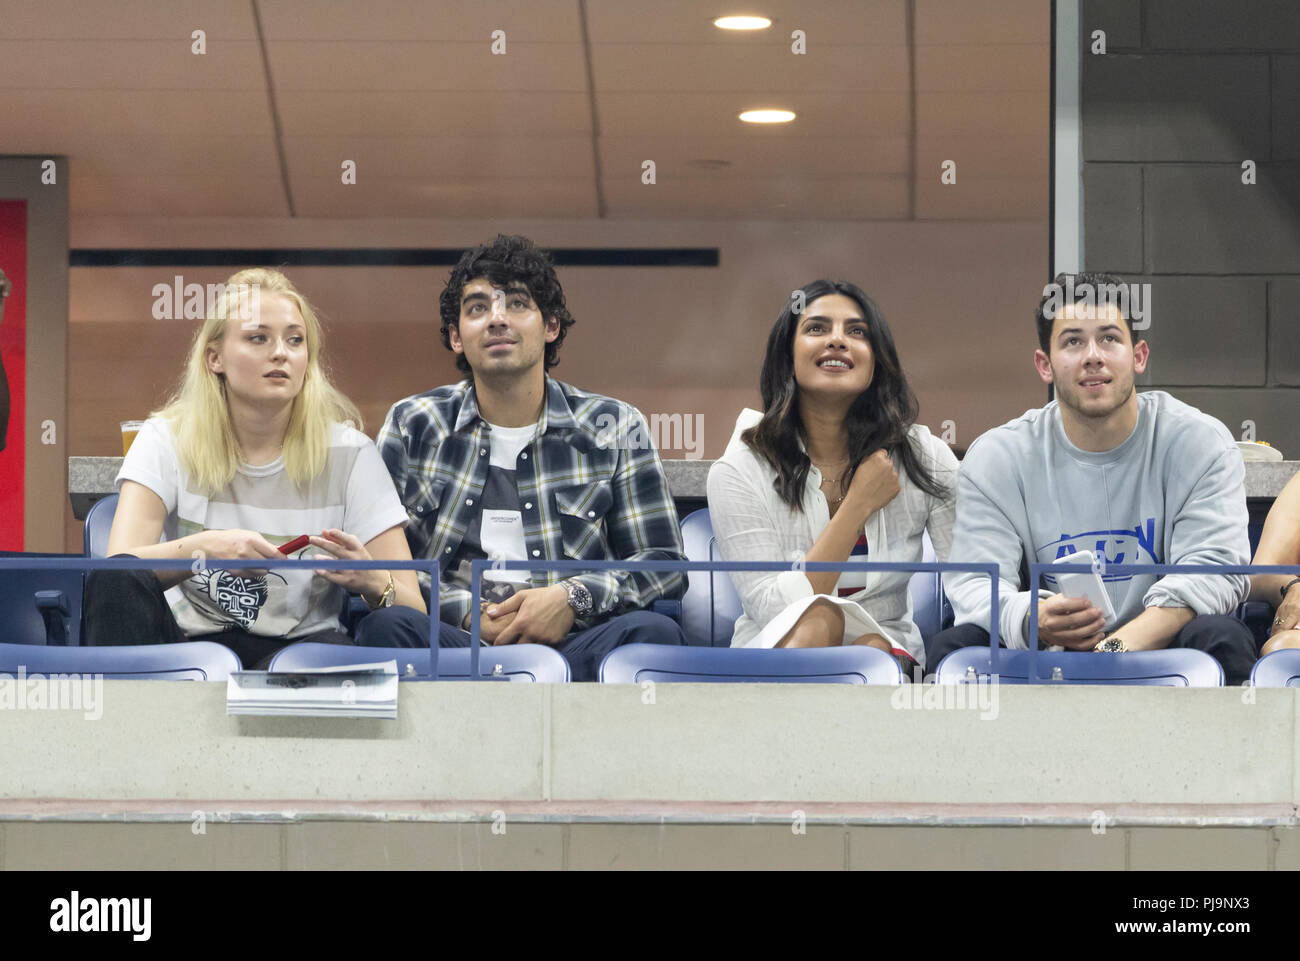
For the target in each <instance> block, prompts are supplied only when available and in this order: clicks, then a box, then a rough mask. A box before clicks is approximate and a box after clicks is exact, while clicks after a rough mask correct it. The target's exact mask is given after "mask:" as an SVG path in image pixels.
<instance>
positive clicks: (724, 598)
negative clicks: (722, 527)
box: [682, 507, 744, 647]
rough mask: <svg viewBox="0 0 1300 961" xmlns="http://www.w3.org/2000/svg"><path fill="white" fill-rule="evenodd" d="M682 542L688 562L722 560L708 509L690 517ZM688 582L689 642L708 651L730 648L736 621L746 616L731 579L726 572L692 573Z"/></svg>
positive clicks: (685, 613)
mask: <svg viewBox="0 0 1300 961" xmlns="http://www.w3.org/2000/svg"><path fill="white" fill-rule="evenodd" d="M682 542H683V544H684V545H685V553H686V559H687V560H690V561H718V560H722V555H721V554H719V553H718V542H717V539H716V538H715V537H714V536H713V524H712V523H711V522H710V521H709V509H708V508H707V507H705V508H701V509H700V510H698V511H692V512H691V513H690V514H688V515H686V517H685V519H684V520H683V521H682ZM686 579H687V582H688V585H689V586H688V587H687V589H686V595H685V596H684V597H683V598H682V629H683V630H684V631H685V632H686V637H687V640H689V641H690V642H691V643H692V644H698V645H702V646H705V647H709V646H712V647H730V646H731V635H732V633H733V632H734V631H735V629H736V620H737V618H739V617H740V615H741V614H743V613H744V608H743V607H742V606H741V603H740V595H739V594H737V593H736V587H735V585H734V584H733V583H732V582H731V575H729V574H728V573H727V572H726V571H691V572H689V573H688V574H687V575H686Z"/></svg>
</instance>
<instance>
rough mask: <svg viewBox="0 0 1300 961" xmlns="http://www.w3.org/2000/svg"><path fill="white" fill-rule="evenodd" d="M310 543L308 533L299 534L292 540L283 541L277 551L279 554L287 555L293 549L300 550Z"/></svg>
mask: <svg viewBox="0 0 1300 961" xmlns="http://www.w3.org/2000/svg"><path fill="white" fill-rule="evenodd" d="M310 543H311V536H310V535H308V534H299V535H298V536H297V537H295V538H294V539H293V540H291V541H286V542H285V543H283V544H281V545H280V547H279V551H280V553H281V554H284V555H285V556H286V557H287V556H288V555H290V554H292V553H293V552H294V551H300V550H302V549H303V548H304V547H306V546H307V545H308V544H310Z"/></svg>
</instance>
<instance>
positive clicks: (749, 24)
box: [713, 17, 772, 30]
mask: <svg viewBox="0 0 1300 961" xmlns="http://www.w3.org/2000/svg"><path fill="white" fill-rule="evenodd" d="M713 25H714V26H715V27H717V28H718V29H720V30H766V29H767V28H768V27H770V26H772V21H771V20H769V19H767V17H718V19H716V20H714V21H713Z"/></svg>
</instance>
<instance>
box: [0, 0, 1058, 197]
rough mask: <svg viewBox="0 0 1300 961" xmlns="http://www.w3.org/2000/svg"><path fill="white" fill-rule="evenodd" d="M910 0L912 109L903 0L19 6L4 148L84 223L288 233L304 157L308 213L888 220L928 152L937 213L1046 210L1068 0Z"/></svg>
mask: <svg viewBox="0 0 1300 961" xmlns="http://www.w3.org/2000/svg"><path fill="white" fill-rule="evenodd" d="M911 6H912V8H913V9H914V11H915V36H916V40H917V42H918V44H919V45H918V46H917V47H916V48H915V51H914V58H915V64H914V66H915V79H916V88H917V89H916V93H915V95H913V94H912V93H911V92H910V91H909V85H910V83H911V77H910V67H911V64H910V58H909V51H908V46H907V40H908V37H907V11H908V9H909V2H908V0H758V2H757V3H755V4H753V5H750V4H748V3H745V4H739V5H738V4H734V3H731V2H730V0H719V2H714V0H661V2H657V3H655V4H644V3H633V2H631V0H586V2H585V4H584V3H580V2H579V0H533V2H530V3H520V2H517V0H476V2H469V0H369V2H367V3H366V4H356V3H330V2H324V0H194V2H188V3H185V4H178V3H174V2H168V0H115V2H108V0H105V2H90V3H88V2H85V0H45V2H42V3H33V2H16V0H0V35H2V36H3V39H0V117H2V118H3V125H2V126H0V152H4V153H16V154H35V155H41V154H66V155H67V156H69V157H70V159H71V164H70V169H71V171H72V172H73V173H72V176H73V178H74V182H73V192H72V203H73V213H74V215H90V214H94V215H100V214H103V215H105V216H111V215H113V214H114V213H118V212H125V213H132V214H136V215H140V216H147V215H162V216H176V217H180V216H187V215H188V216H194V217H210V216H217V215H222V214H224V215H229V216H243V215H246V214H248V213H249V212H254V213H257V214H262V215H266V216H278V215H281V214H283V213H286V212H288V205H289V200H288V195H287V194H286V192H285V190H284V184H283V181H282V177H281V172H280V159H281V155H283V157H284V162H285V164H286V166H287V168H288V175H289V176H288V179H289V184H290V189H291V190H292V193H293V198H294V206H295V210H294V213H295V214H296V215H297V216H312V217H320V218H345V217H361V218H365V217H405V216H419V217H427V216H434V217H438V216H444V217H478V216H493V217H556V218H586V217H592V216H598V215H600V214H601V213H602V211H599V210H597V192H598V191H597V184H596V178H597V177H598V176H601V177H603V178H604V180H603V182H602V183H601V191H602V192H603V194H604V196H605V198H606V204H605V208H604V210H603V213H604V215H606V216H609V217H623V216H638V217H650V218H663V217H691V216H697V215H698V216H703V217H740V218H743V217H751V216H752V217H778V218H783V217H787V216H798V215H799V214H798V213H796V212H797V211H803V215H806V216H813V215H816V216H829V217H863V218H870V217H884V218H895V217H900V216H908V213H909V211H908V194H909V189H908V187H909V185H908V177H909V176H910V173H911V171H912V169H913V154H915V164H916V167H915V169H916V171H917V175H918V178H919V180H918V183H917V185H916V187H915V191H916V195H917V210H916V213H917V215H918V216H922V217H925V218H935V217H945V216H946V217H952V218H956V219H969V218H971V217H975V216H998V217H1006V216H1022V215H1023V216H1040V214H1039V213H1038V209H1039V207H1041V205H1042V198H1041V197H1038V196H1037V194H1035V193H1034V191H1035V190H1036V189H1037V188H1036V187H1032V189H1031V186H1027V185H1032V183H1036V181H1037V180H1039V179H1044V178H1046V176H1047V148H1048V140H1047V135H1046V130H1047V124H1048V89H1047V88H1048V78H1047V72H1048V55H1049V54H1048V46H1047V40H1048V38H1047V31H1048V16H1047V13H1048V5H1047V4H1046V3H1043V2H1040V0H998V2H994V0H980V2H974V0H914V3H912V4H911ZM584 9H585V11H586V14H587V24H586V27H587V29H586V37H587V38H589V40H590V47H589V48H588V47H587V45H586V44H585V43H584V30H583V23H582V21H581V16H582V11H583V10H584ZM254 11H257V13H258V15H259V18H260V23H261V26H262V29H263V32H264V40H265V49H266V53H267V57H268V59H269V62H270V81H271V85H270V86H269V87H268V77H267V73H266V70H265V69H264V66H263V62H262V41H261V40H260V39H259V37H258V33H257V21H258V18H255V17H254ZM738 12H759V13H764V14H766V15H768V16H771V17H773V18H774V20H775V25H774V27H773V28H771V29H770V30H766V31H759V32H757V33H751V34H738V33H734V32H726V31H719V30H717V29H716V28H715V27H713V26H712V23H711V20H712V18H713V17H715V16H718V15H721V14H725V13H738ZM195 29H203V30H204V31H206V34H207V50H208V52H207V53H206V54H205V55H203V56H196V55H194V54H193V53H191V52H190V44H191V39H190V33H191V31H192V30H195ZM794 29H800V30H804V31H805V32H806V35H807V36H806V42H807V53H805V54H802V55H797V54H795V53H793V52H792V51H791V49H790V32H791V30H794ZM494 30H504V31H505V32H506V44H507V47H506V53H505V54H504V55H494V54H493V53H492V52H491V49H490V45H491V42H492V37H491V34H492V31H494ZM588 58H590V61H591V74H592V77H591V80H590V81H589V78H588V70H587V62H588ZM593 85H594V89H590V88H591V87H592V86H593ZM272 104H274V105H275V108H276V111H277V112H278V116H279V120H280V128H279V130H278V131H277V129H276V127H275V125H274V124H273V122H272ZM593 107H594V112H595V114H596V121H597V122H598V123H599V125H600V130H599V136H598V137H597V136H596V131H595V130H594V129H593V122H592V121H593V117H592V114H593ZM754 107H786V108H789V109H792V110H794V111H796V112H797V113H798V115H799V116H798V119H797V120H796V121H795V122H794V123H793V124H790V125H784V126H778V127H752V126H749V125H745V124H742V123H740V122H739V120H738V119H737V114H738V113H739V112H740V111H741V110H743V109H747V108H754ZM914 130H915V134H916V136H917V142H916V144H915V148H914V149H913V146H912V144H911V142H910V140H909V138H910V137H911V136H912V134H913V131H914ZM593 137H596V140H595V142H594V143H593ZM597 155H598V157H599V162H600V163H599V168H598V167H597V162H596V159H597ZM943 159H953V160H956V161H957V162H958V169H959V187H958V189H956V190H950V191H948V192H946V193H945V192H940V191H938V187H939V184H938V183H937V167H936V165H937V163H939V162H940V161H941V160H943ZM343 160H353V161H355V162H356V163H357V174H358V183H357V184H356V185H344V184H342V183H341V179H340V174H341V168H340V164H341V162H342V161H343ZM645 160H654V161H655V163H656V165H657V169H656V176H657V180H658V182H657V183H656V184H655V185H645V184H642V183H641V174H642V163H643V161H645ZM699 161H705V162H706V163H703V164H701V163H698V162H699ZM709 161H713V162H718V161H722V162H724V163H721V164H716V163H715V164H712V165H711V164H709V163H707V162H709ZM1008 171H1018V173H1016V174H1015V175H1013V174H1011V173H1009V172H1008ZM1017 180H1018V181H1019V182H1020V186H1017V185H1016V181H1017ZM932 181H933V183H932ZM979 184H983V185H984V193H983V194H982V195H981V194H980V193H979V191H977V190H976V185H979ZM647 191H652V192H647Z"/></svg>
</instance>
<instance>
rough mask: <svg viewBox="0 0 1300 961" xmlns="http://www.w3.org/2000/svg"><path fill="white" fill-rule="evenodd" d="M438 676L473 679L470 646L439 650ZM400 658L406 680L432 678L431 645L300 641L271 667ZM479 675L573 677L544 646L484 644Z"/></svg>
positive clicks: (294, 668) (553, 679)
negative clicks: (367, 645)
mask: <svg viewBox="0 0 1300 961" xmlns="http://www.w3.org/2000/svg"><path fill="white" fill-rule="evenodd" d="M437 654H438V680H440V681H467V680H469V677H470V674H469V648H468V647H443V648H439V649H438V652H437ZM383 661H397V675H398V677H400V678H401V679H402V680H404V681H427V680H430V677H429V649H428V648H427V647H354V646H352V645H351V644H321V643H319V642H317V641H300V642H298V643H297V644H290V645H289V646H288V647H286V648H282V649H281V650H280V651H279V652H278V653H277V654H276V655H275V656H274V657H273V658H271V664H270V667H269V669H270V670H272V671H301V670H304V669H310V668H315V667H339V666H341V665H344V664H378V663H381V662H383ZM478 667H479V674H480V675H481V676H484V677H497V678H505V679H506V680H510V681H516V682H520V683H530V682H534V681H536V682H541V683H555V684H562V683H565V682H566V681H568V680H569V662H568V661H566V660H565V659H564V657H563V656H562V655H560V654H559V653H557V652H556V651H555V649H554V648H550V647H547V646H546V645H545V644H506V645H502V646H501V647H492V646H490V645H484V647H483V648H482V649H481V650H480V651H479V662H478Z"/></svg>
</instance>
